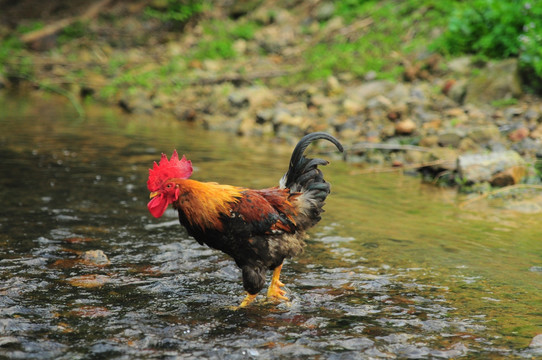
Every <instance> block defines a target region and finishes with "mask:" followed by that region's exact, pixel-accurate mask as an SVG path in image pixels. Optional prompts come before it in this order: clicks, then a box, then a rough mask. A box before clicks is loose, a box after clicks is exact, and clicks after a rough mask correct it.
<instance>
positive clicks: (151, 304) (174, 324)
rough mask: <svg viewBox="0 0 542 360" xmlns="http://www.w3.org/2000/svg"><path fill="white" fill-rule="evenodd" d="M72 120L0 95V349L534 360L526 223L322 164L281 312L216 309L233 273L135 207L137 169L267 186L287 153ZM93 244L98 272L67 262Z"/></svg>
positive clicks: (531, 219)
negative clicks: (170, 163)
mask: <svg viewBox="0 0 542 360" xmlns="http://www.w3.org/2000/svg"><path fill="white" fill-rule="evenodd" d="M87 111H88V114H89V116H88V118H87V119H86V120H83V121H81V120H77V116H76V114H75V112H74V111H73V110H72V109H71V108H70V106H69V104H65V103H63V102H59V101H58V100H57V99H54V98H51V99H43V98H39V99H38V98H25V99H20V98H3V99H1V100H0V171H1V174H2V175H1V176H0V201H1V204H2V208H0V356H3V357H7V358H40V359H41V358H55V359H57V358H65V359H73V358H96V359H98V358H100V359H103V358H112V359H113V358H182V359H190V358H198V359H200V358H224V357H228V358H242V359H245V358H281V357H282V358H287V357H297V358H303V357H305V358H316V357H320V358H330V359H343V358H344V359H352V358H375V359H378V358H386V359H388V358H462V357H466V358H467V357H468V358H480V359H488V358H504V357H517V358H523V357H528V358H529V357H536V356H542V350H541V349H540V348H536V347H529V343H530V342H531V340H532V338H533V337H534V336H535V335H537V334H539V333H542V310H541V309H542V296H541V294H542V285H541V284H542V242H541V241H540V231H539V223H540V221H539V220H540V216H541V215H540V214H536V213H534V214H525V213H518V212H513V211H508V210H504V209H499V208H491V207H488V208H485V209H484V210H480V209H477V208H466V209H461V208H460V207H459V206H458V203H459V202H460V201H462V199H461V198H458V197H457V196H456V195H455V192H454V191H453V190H443V189H438V188H435V187H433V186H429V185H424V184H422V183H420V181H419V180H418V179H416V178H413V177H409V176H404V175H401V174H373V175H359V172H356V171H354V170H355V169H353V165H352V164H349V163H344V162H343V161H342V160H341V159H340V157H338V156H333V155H325V157H326V158H328V159H330V160H331V161H332V163H331V164H330V165H329V166H328V167H326V168H325V169H324V172H325V174H326V178H327V179H328V180H329V181H330V182H331V183H332V195H331V196H330V197H329V198H328V201H327V205H326V212H325V213H324V214H323V215H324V216H323V220H322V221H321V222H320V224H319V225H318V226H317V227H315V228H314V229H313V230H312V231H311V238H310V239H309V240H308V247H307V249H306V251H305V253H304V254H303V255H301V256H300V257H299V258H297V259H295V260H289V261H288V262H287V263H286V265H285V266H284V270H283V275H282V279H283V281H284V282H285V283H286V284H287V285H286V286H287V290H288V296H289V298H290V300H291V301H290V302H289V303H282V304H278V305H277V304H269V303H266V302H265V301H264V299H263V296H262V297H261V301H259V302H258V303H256V304H255V305H254V306H250V307H249V308H246V309H242V310H239V311H234V310H232V309H231V307H232V306H234V305H237V304H239V303H240V301H241V300H242V298H243V290H242V285H241V280H240V272H239V270H238V269H237V268H236V267H235V266H234V264H233V262H232V261H231V260H229V259H228V258H227V257H226V256H225V255H223V254H221V253H219V252H217V251H214V250H211V249H208V248H206V247H203V246H200V245H199V244H197V243H196V242H195V241H194V240H193V239H191V238H189V237H188V236H187V234H186V232H185V231H184V229H182V228H181V227H180V226H179V224H178V223H177V220H176V214H175V213H174V212H173V211H172V210H168V211H167V212H166V215H165V216H164V217H162V218H161V219H154V218H153V217H152V216H151V215H150V214H149V213H148V211H147V208H146V203H147V201H148V191H147V189H146V184H145V183H146V179H147V174H148V168H149V167H150V166H151V165H152V162H153V161H154V160H158V159H159V155H160V153H161V152H167V153H168V154H170V153H171V152H172V150H173V149H174V148H176V149H177V150H178V151H179V153H185V154H186V155H187V156H188V158H190V159H191V160H192V161H193V164H194V167H195V171H194V174H193V178H196V179H199V180H205V181H218V182H223V183H230V184H234V185H243V186H249V187H267V186H274V185H275V184H276V183H277V182H278V179H279V178H280V177H281V176H282V174H283V173H284V171H285V170H286V167H287V164H288V160H289V155H290V152H291V150H292V148H293V145H292V144H280V143H276V142H273V141H261V140H260V139H241V138H238V137H235V136H234V135H231V134H222V133H214V132H205V131H202V130H201V129H198V128H196V127H192V126H190V124H184V123H179V122H176V121H175V120H172V119H160V118H153V119H149V118H138V117H126V116H125V115H123V114H120V113H118V112H116V111H113V110H106V109H100V108H99V107H97V106H95V105H92V106H90V105H89V106H87ZM320 149H323V150H325V151H328V150H330V149H331V148H330V147H325V146H324V144H322V146H321V147H313V148H311V149H310V151H312V152H318V151H319V150H320ZM356 174H358V175H356ZM96 250H99V251H101V252H103V254H105V255H106V256H107V258H108V260H109V263H107V262H104V263H99V261H96V260H92V259H91V260H88V258H85V256H86V255H85V254H87V255H88V254H93V253H92V251H96ZM89 252H90V253H89ZM94 254H95V253H94ZM85 259H87V260H85Z"/></svg>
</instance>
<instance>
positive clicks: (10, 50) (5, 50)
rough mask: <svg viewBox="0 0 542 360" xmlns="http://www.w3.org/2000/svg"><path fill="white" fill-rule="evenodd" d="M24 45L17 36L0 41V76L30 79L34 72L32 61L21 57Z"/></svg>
mask: <svg viewBox="0 0 542 360" xmlns="http://www.w3.org/2000/svg"><path fill="white" fill-rule="evenodd" d="M22 49H23V43H22V42H21V40H19V38H17V37H15V36H9V37H7V38H4V39H2V41H0V74H4V75H6V76H15V77H29V76H30V75H31V74H32V72H33V64H32V59H31V58H29V57H21V55H20V54H21V51H22Z"/></svg>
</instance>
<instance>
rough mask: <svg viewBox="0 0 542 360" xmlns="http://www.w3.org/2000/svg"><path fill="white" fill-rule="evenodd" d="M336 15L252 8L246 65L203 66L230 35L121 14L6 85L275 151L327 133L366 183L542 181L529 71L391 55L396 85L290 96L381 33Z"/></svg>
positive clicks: (350, 81) (473, 186)
mask: <svg viewBox="0 0 542 360" xmlns="http://www.w3.org/2000/svg"><path fill="white" fill-rule="evenodd" d="M239 3H242V2H239ZM326 5H329V3H326V2H322V4H319V3H315V4H312V5H310V4H298V5H297V7H296V10H295V11H287V10H285V9H283V8H280V7H277V8H274V7H273V6H271V5H269V4H268V5H265V6H264V5H262V6H259V7H258V6H256V7H255V8H254V9H245V10H244V11H243V12H241V13H242V14H243V15H242V16H241V17H239V20H238V23H239V24H241V25H242V24H245V25H246V23H247V22H248V23H251V22H252V23H253V24H258V28H257V29H256V30H254V35H253V36H252V37H250V38H249V37H246V38H238V39H237V40H236V41H235V42H234V43H233V46H232V51H234V52H235V53H236V54H237V56H236V57H234V58H232V59H228V58H224V59H216V58H214V59H203V60H198V59H190V58H187V57H183V55H184V54H185V53H186V52H187V51H190V50H191V49H194V48H197V46H198V44H200V43H202V42H204V41H208V40H212V39H214V38H215V37H216V36H215V35H216V34H214V33H209V31H208V30H205V28H204V26H200V25H199V24H197V25H194V26H192V27H190V26H189V27H188V28H187V29H185V31H184V32H181V33H179V32H171V31H164V29H163V27H160V26H161V25H160V24H157V23H156V21H154V22H153V21H152V20H149V19H143V20H142V19H141V18H139V17H138V15H137V14H138V12H141V9H142V8H141V7H130V6H125V5H123V4H121V3H119V4H117V3H114V4H113V5H112V7H111V8H110V9H109V10H108V13H109V14H110V15H111V16H113V17H114V19H115V21H109V22H108V21H107V19H106V18H103V19H101V21H93V22H90V23H89V24H88V29H87V32H88V34H89V35H88V36H87V37H86V38H80V39H78V40H76V41H72V42H70V43H66V44H63V45H62V46H59V47H58V48H55V49H54V50H53V51H51V52H50V53H47V52H31V51H30V52H28V53H27V54H26V55H27V56H29V57H30V58H32V61H31V62H32V63H33V64H34V67H35V68H34V78H33V80H32V81H27V80H28V79H22V83H23V84H24V83H29V84H30V85H31V86H30V87H28V86H27V87H24V86H21V79H18V80H17V81H15V82H14V81H12V80H13V79H11V80H10V79H7V78H6V79H0V84H3V85H4V86H5V89H7V90H4V91H10V89H12V88H13V87H18V88H21V87H23V88H25V89H29V88H30V90H31V91H32V90H34V89H40V90H43V89H45V90H51V89H56V90H55V91H54V92H58V93H61V94H63V95H65V96H66V95H67V96H68V97H70V99H71V100H72V102H73V103H74V104H77V103H79V102H80V100H79V99H77V98H76V97H78V96H79V95H81V96H82V97H83V98H88V97H91V98H94V99H96V100H98V101H100V102H106V103H107V104H110V105H112V106H115V107H121V108H122V109H123V110H124V111H126V112H127V113H130V114H143V116H148V119H149V121H152V120H153V119H154V118H156V117H158V116H160V117H162V116H168V117H173V120H172V121H183V122H189V123H192V124H193V125H194V126H198V127H202V128H205V129H208V130H210V131H223V132H229V133H231V134H232V136H247V137H257V138H262V139H264V140H265V141H267V140H270V141H274V140H277V139H280V140H283V141H288V142H290V143H294V142H295V141H297V139H298V138H299V137H301V136H302V135H304V134H306V133H308V132H311V131H327V132H330V133H332V134H334V135H336V136H337V137H338V138H339V139H340V140H341V141H342V142H343V143H344V144H345V146H346V148H347V152H348V156H349V159H350V161H351V163H352V164H354V165H355V166H356V167H357V168H356V170H354V171H356V172H358V173H359V172H373V171H389V170H406V171H412V172H419V173H421V174H422V175H423V177H424V178H425V179H426V180H429V181H432V182H436V183H441V184H447V185H459V186H460V187H461V188H462V189H463V190H468V191H471V190H474V191H481V192H484V191H489V190H490V189H491V188H492V187H502V186H509V185H517V184H535V185H536V184H539V183H540V172H539V170H538V165H537V164H538V163H537V159H538V158H539V157H541V156H542V101H541V100H540V98H539V97H537V96H535V95H531V94H528V93H526V92H525V91H524V89H523V86H522V78H521V76H520V71H519V68H518V63H517V61H516V60H515V59H508V60H504V61H498V62H481V61H479V60H476V59H475V58H471V57H461V58H456V59H445V58H443V57H441V56H439V55H436V54H430V53H423V52H422V53H418V54H417V55H408V56H405V55H404V54H403V55H399V54H390V56H392V57H393V56H395V57H397V63H398V64H399V65H400V67H401V68H402V69H403V70H402V76H401V77H400V78H395V79H394V80H393V81H392V80H382V79H381V76H380V75H381V74H379V73H376V72H373V71H369V72H367V73H365V74H364V75H363V76H360V75H359V74H354V73H353V72H348V71H343V72H337V73H335V74H333V75H331V76H328V77H327V78H326V79H325V80H309V79H307V80H306V81H303V80H302V81H299V82H297V83H295V84H294V85H284V84H285V83H288V82H287V81H286V82H285V81H280V79H281V78H282V79H284V78H285V77H289V76H290V77H294V76H296V78H299V74H303V73H304V72H306V71H307V68H306V67H307V66H306V65H304V63H303V61H304V58H303V57H302V56H301V54H303V53H304V52H305V51H307V49H309V48H310V47H311V46H312V45H314V44H323V43H324V44H325V41H323V40H322V39H333V38H334V37H336V36H339V35H340V36H350V37H356V36H362V35H363V33H364V32H363V31H364V29H365V28H366V27H367V26H369V25H370V24H371V21H370V18H361V19H359V20H355V21H353V22H352V23H351V24H345V23H344V21H343V20H342V19H341V18H340V17H337V16H334V15H333V12H330V11H327V12H326V10H329V9H328V8H329V6H326ZM277 6H278V5H277ZM271 10H272V11H271ZM220 11H223V12H224V14H219V13H220ZM215 12H216V13H217V14H208V15H207V16H210V17H211V18H213V17H216V18H217V19H223V20H224V21H226V19H228V21H230V19H231V17H232V16H233V15H232V14H231V9H230V10H228V9H227V8H218V7H217V8H216V9H215ZM228 12H229V13H228ZM270 14H274V15H273V16H271V15H270ZM236 16H237V15H236ZM228 17H229V18H228ZM319 21H326V26H319V25H318V24H319ZM232 24H233V23H227V24H226V25H224V27H225V28H226V29H227V27H228V26H230V27H233V26H234V25H232ZM128 32H129V33H130V34H129V35H128ZM345 34H346V35H345ZM90 38H92V40H90ZM47 39H49V40H51V41H53V43H54V41H56V40H55V39H56V38H53V39H50V38H46V39H45V38H44V39H43V41H41V42H39V43H37V44H31V45H32V46H34V47H35V48H37V49H41V50H43V47H44V46H45V47H46V46H47V45H48V44H49V43H47V42H45V40H47ZM326 41H328V40H326ZM329 41H332V40H329ZM360 56H362V55H360ZM324 60H325V59H322V61H324ZM301 78H302V77H301ZM74 79H75V80H74ZM13 83H16V84H18V85H16V86H14V85H13ZM53 85H54V86H53ZM104 89H106V91H104ZM107 89H109V90H107ZM112 89H113V90H112ZM90 106H91V105H90Z"/></svg>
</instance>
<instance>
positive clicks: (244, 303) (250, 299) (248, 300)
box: [235, 294, 258, 310]
mask: <svg viewBox="0 0 542 360" xmlns="http://www.w3.org/2000/svg"><path fill="white" fill-rule="evenodd" d="M256 296H258V294H255V295H251V294H247V296H246V297H245V298H244V299H243V301H242V302H241V305H239V306H238V307H236V308H235V310H238V309H241V308H244V307H245V306H247V305H249V304H250V303H251V302H253V301H254V300H255V299H256Z"/></svg>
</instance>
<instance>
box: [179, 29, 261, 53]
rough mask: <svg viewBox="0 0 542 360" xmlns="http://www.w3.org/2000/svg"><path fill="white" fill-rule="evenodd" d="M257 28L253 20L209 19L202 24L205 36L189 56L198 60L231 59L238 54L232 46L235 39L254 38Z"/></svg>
mask: <svg viewBox="0 0 542 360" xmlns="http://www.w3.org/2000/svg"><path fill="white" fill-rule="evenodd" d="M257 28H258V25H256V23H254V22H242V23H239V24H237V23H235V22H232V21H211V22H209V23H207V24H206V25H205V26H204V32H205V34H206V35H207V36H205V37H204V38H203V39H201V40H200V41H199V42H198V44H197V46H196V47H195V48H194V50H193V52H192V53H191V54H189V56H192V57H194V58H196V59H200V60H202V59H233V58H235V57H237V55H238V54H237V53H236V52H235V49H234V48H233V43H234V42H235V40H238V39H244V40H250V39H252V38H254V33H255V31H256V30H257Z"/></svg>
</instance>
